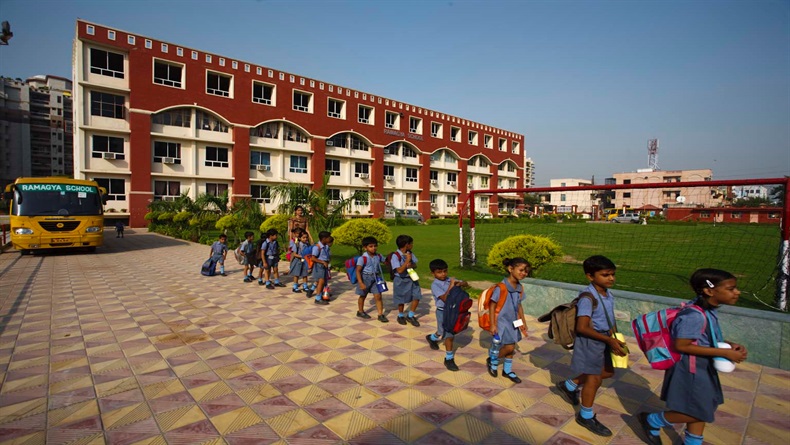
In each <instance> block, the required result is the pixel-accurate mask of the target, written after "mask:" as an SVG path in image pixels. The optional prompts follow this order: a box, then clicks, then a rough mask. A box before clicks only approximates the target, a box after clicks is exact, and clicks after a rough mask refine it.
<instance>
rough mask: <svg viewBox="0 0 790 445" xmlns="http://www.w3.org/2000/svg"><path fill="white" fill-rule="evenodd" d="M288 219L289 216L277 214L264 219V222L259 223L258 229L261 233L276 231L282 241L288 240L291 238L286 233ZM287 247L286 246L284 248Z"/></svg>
mask: <svg viewBox="0 0 790 445" xmlns="http://www.w3.org/2000/svg"><path fill="white" fill-rule="evenodd" d="M288 218H290V216H288V215H283V214H278V215H272V216H269V217H267V218H266V221H264V222H262V223H261V226H260V229H261V232H268V231H269V229H276V230H277V233H279V234H280V235H279V236H281V237H282V238H283V239H288V237H289V236H291V234H290V233H287V232H288ZM286 247H287V246H286Z"/></svg>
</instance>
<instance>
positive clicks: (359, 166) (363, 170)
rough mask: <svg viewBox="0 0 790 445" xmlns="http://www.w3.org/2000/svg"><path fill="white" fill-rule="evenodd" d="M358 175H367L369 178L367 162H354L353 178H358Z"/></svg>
mask: <svg viewBox="0 0 790 445" xmlns="http://www.w3.org/2000/svg"><path fill="white" fill-rule="evenodd" d="M359 175H368V177H370V164H368V163H367V162H355V163H354V177H355V178H359V177H360V176H359Z"/></svg>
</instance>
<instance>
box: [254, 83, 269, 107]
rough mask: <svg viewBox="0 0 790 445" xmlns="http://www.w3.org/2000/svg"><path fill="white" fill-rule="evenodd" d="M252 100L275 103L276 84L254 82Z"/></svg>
mask: <svg viewBox="0 0 790 445" xmlns="http://www.w3.org/2000/svg"><path fill="white" fill-rule="evenodd" d="M252 101H253V102H255V103H258V104H264V105H274V85H269V84H268V83H260V82H253V83H252Z"/></svg>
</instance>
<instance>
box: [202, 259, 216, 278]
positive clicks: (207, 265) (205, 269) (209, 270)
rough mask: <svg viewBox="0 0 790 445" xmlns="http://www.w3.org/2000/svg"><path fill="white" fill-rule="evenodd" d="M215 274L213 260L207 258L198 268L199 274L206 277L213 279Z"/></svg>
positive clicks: (214, 262)
mask: <svg viewBox="0 0 790 445" xmlns="http://www.w3.org/2000/svg"><path fill="white" fill-rule="evenodd" d="M216 273H217V262H216V261H215V260H214V259H213V258H209V259H207V260H206V262H204V263H203V266H201V267H200V274H201V275H205V276H207V277H213V276H214V275H216Z"/></svg>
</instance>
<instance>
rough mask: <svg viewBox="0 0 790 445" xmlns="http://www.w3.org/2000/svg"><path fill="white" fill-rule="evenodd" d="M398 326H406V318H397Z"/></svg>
mask: <svg viewBox="0 0 790 445" xmlns="http://www.w3.org/2000/svg"><path fill="white" fill-rule="evenodd" d="M398 324H402V325H403V326H406V317H401V316H398Z"/></svg>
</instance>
